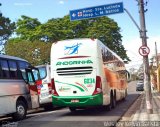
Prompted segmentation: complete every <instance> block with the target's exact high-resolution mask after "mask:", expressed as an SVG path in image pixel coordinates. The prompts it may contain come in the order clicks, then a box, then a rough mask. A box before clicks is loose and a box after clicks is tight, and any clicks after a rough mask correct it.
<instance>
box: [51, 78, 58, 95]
mask: <svg viewBox="0 0 160 127" xmlns="http://www.w3.org/2000/svg"><path fill="white" fill-rule="evenodd" d="M51 83H52V94H53V95H54V96H59V95H58V93H57V91H56V88H55V83H54V79H52V80H51Z"/></svg>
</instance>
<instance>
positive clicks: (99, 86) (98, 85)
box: [93, 76, 102, 95]
mask: <svg viewBox="0 0 160 127" xmlns="http://www.w3.org/2000/svg"><path fill="white" fill-rule="evenodd" d="M101 92H102V82H101V77H100V76H96V87H95V90H94V92H93V95H95V94H99V93H101Z"/></svg>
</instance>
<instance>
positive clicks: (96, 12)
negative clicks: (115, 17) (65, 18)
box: [70, 2, 124, 21]
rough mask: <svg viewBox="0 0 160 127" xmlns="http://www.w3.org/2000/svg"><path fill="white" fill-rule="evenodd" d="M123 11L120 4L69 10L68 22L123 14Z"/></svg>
mask: <svg viewBox="0 0 160 127" xmlns="http://www.w3.org/2000/svg"><path fill="white" fill-rule="evenodd" d="M123 11H124V8H123V3H122V2H119V3H114V4H107V5H101V6H96V7H89V8H83V9H77V10H70V20H71V21H74V20H82V19H87V18H95V17H100V16H104V15H110V14H117V13H123Z"/></svg>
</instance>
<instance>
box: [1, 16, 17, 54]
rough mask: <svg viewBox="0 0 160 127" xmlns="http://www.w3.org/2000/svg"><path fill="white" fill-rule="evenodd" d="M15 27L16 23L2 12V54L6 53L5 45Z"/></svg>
mask: <svg viewBox="0 0 160 127" xmlns="http://www.w3.org/2000/svg"><path fill="white" fill-rule="evenodd" d="M14 29H15V23H14V22H11V20H10V19H9V18H6V17H4V16H3V14H2V13H1V14H0V47H1V49H0V54H2V53H4V45H5V44H6V42H7V40H8V39H9V37H10V36H11V35H12V33H13V32H14Z"/></svg>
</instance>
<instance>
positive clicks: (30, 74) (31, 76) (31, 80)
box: [26, 68, 39, 108]
mask: <svg viewBox="0 0 160 127" xmlns="http://www.w3.org/2000/svg"><path fill="white" fill-rule="evenodd" d="M38 75H39V71H38V69H33V68H32V69H30V68H28V69H26V76H27V81H28V85H29V91H30V95H31V102H32V108H38V107H39V96H38V89H37V85H36V80H38V79H39V76H38Z"/></svg>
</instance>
